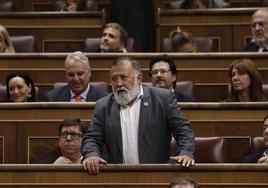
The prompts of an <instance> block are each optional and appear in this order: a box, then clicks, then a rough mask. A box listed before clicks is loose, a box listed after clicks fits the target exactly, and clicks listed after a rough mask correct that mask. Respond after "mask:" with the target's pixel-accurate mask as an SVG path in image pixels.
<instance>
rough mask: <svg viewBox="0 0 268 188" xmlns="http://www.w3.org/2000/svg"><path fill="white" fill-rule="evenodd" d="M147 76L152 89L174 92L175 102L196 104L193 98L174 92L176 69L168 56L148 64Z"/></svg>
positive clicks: (155, 59) (160, 56)
mask: <svg viewBox="0 0 268 188" xmlns="http://www.w3.org/2000/svg"><path fill="white" fill-rule="evenodd" d="M149 76H150V78H151V81H152V84H153V86H154V87H159V88H165V89H169V90H171V91H173V92H174V94H175V96H176V98H177V102H196V101H197V100H196V99H195V98H194V97H191V96H187V95H184V94H182V93H180V92H178V91H175V90H174V89H175V86H176V82H177V68H176V65H175V62H174V60H173V59H172V58H171V57H170V56H169V55H166V54H164V55H159V56H156V57H155V58H154V59H152V60H151V62H150V67H149Z"/></svg>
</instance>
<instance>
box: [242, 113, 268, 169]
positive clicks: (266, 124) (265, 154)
mask: <svg viewBox="0 0 268 188" xmlns="http://www.w3.org/2000/svg"><path fill="white" fill-rule="evenodd" d="M262 134H263V141H264V146H265V148H266V149H264V150H263V151H260V152H257V153H253V154H250V155H247V156H246V157H245V158H244V159H243V160H242V161H241V162H242V163H262V164H267V163H268V149H267V148H268V114H267V115H266V116H265V117H264V119H263V131H262Z"/></svg>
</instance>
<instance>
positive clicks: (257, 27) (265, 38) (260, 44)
mask: <svg viewBox="0 0 268 188" xmlns="http://www.w3.org/2000/svg"><path fill="white" fill-rule="evenodd" d="M251 33H252V40H251V42H250V43H249V44H248V45H246V46H245V47H243V48H242V50H241V51H243V52H267V51H268V8H264V9H258V10H256V11H255V12H254V14H253V15H252V18H251Z"/></svg>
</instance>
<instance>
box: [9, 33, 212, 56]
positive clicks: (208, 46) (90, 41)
mask: <svg viewBox="0 0 268 188" xmlns="http://www.w3.org/2000/svg"><path fill="white" fill-rule="evenodd" d="M10 40H11V42H12V44H13V45H14V48H15V51H16V52H18V53H34V52H37V48H36V40H35V38H34V36H32V35H26V36H11V37H10ZM194 40H195V42H196V45H197V47H198V49H199V51H200V52H213V51H214V49H213V39H212V38H209V37H196V38H194ZM84 45H85V49H97V48H98V47H99V45H100V38H87V39H85V42H84ZM170 46H171V45H170V39H169V38H164V41H163V51H164V52H170V51H171V47H170ZM126 48H127V51H128V52H135V51H137V49H138V47H137V46H136V44H135V41H134V39H133V38H129V40H128V43H127V46H126ZM81 50H83V49H81Z"/></svg>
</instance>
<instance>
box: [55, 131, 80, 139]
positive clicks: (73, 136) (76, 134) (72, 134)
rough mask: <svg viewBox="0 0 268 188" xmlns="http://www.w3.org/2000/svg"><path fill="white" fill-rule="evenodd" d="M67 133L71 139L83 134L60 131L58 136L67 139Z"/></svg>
mask: <svg viewBox="0 0 268 188" xmlns="http://www.w3.org/2000/svg"><path fill="white" fill-rule="evenodd" d="M69 135H70V137H71V139H74V140H75V139H78V138H81V137H82V136H83V135H82V134H81V133H76V132H62V133H61V134H60V138H61V139H67V138H68V136H69Z"/></svg>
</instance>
